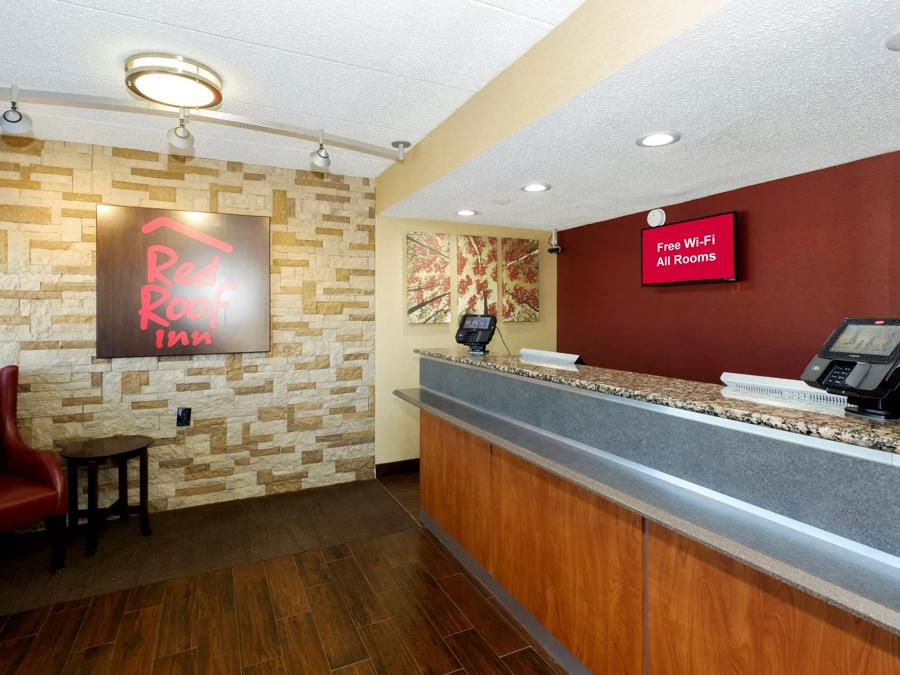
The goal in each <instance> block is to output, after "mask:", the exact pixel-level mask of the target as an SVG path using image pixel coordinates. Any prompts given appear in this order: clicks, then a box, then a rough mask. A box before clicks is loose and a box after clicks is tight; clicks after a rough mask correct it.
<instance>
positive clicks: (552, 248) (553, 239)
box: [547, 230, 562, 255]
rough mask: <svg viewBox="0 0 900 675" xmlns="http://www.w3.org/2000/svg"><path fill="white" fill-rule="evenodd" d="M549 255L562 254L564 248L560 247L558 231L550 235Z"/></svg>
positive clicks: (548, 242)
mask: <svg viewBox="0 0 900 675" xmlns="http://www.w3.org/2000/svg"><path fill="white" fill-rule="evenodd" d="M547 244H549V245H548V246H547V253H550V254H552V255H556V254H557V253H562V246H560V245H559V239H558V238H557V236H556V230H553V232H552V233H551V235H550V238H549V239H548V240H547Z"/></svg>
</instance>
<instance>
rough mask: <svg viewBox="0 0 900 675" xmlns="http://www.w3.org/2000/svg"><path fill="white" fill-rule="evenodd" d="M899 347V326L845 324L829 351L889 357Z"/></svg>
mask: <svg viewBox="0 0 900 675" xmlns="http://www.w3.org/2000/svg"><path fill="white" fill-rule="evenodd" d="M897 345H900V325H891V324H887V325H879V324H858V323H857V324H853V323H850V324H847V325H846V326H844V330H842V331H841V333H840V335H838V336H837V338H835V340H834V342H832V343H831V346H830V348H829V351H831V352H837V353H840V354H860V355H866V356H890V355H891V354H893V353H894V350H895V349H896V348H897Z"/></svg>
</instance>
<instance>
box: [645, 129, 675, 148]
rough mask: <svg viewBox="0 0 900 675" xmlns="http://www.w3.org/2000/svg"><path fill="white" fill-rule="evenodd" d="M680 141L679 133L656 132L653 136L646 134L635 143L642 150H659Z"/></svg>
mask: <svg viewBox="0 0 900 675" xmlns="http://www.w3.org/2000/svg"><path fill="white" fill-rule="evenodd" d="M680 139H681V134H680V133H678V132H677V131H654V132H653V133H652V134H644V135H643V136H641V137H640V138H639V139H637V140H636V141H635V143H637V144H638V145H640V146H641V147H642V148H658V147H660V146H663V145H671V144H672V143H677V142H678V141H679V140H680Z"/></svg>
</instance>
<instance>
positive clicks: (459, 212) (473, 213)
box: [456, 209, 478, 216]
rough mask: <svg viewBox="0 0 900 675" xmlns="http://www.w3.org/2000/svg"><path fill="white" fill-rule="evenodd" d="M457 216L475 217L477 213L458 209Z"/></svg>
mask: <svg viewBox="0 0 900 675" xmlns="http://www.w3.org/2000/svg"><path fill="white" fill-rule="evenodd" d="M456 215H458V216H477V215H478V211H473V210H472V209H460V210H459V211H457V212H456Z"/></svg>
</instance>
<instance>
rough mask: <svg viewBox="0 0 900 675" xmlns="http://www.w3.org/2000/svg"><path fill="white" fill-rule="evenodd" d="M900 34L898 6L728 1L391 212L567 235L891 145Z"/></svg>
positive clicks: (897, 105) (887, 2) (887, 0)
mask: <svg viewBox="0 0 900 675" xmlns="http://www.w3.org/2000/svg"><path fill="white" fill-rule="evenodd" d="M898 29H900V2H898V1H897V0H814V1H813V0H811V1H808V2H784V0H735V1H734V2H731V3H729V4H728V5H727V6H725V7H724V8H723V9H721V10H719V11H718V12H716V13H715V14H713V15H711V16H710V17H708V18H707V19H705V20H704V21H702V22H701V23H699V24H697V25H696V26H694V27H692V28H690V29H688V30H686V31H684V32H682V33H681V34H679V35H677V36H676V37H674V38H673V39H671V40H670V41H669V42H667V43H665V44H663V45H661V46H660V47H658V48H657V49H655V50H654V51H652V52H650V53H648V54H647V55H645V56H644V57H642V58H640V59H638V60H637V61H635V62H633V63H631V64H629V65H628V66H626V67H625V68H624V69H623V70H621V71H619V72H617V73H615V74H614V75H613V76H611V77H609V78H608V79H606V80H604V81H603V82H601V83H599V84H597V85H596V86H594V87H593V88H591V89H590V90H588V91H587V92H585V93H584V94H583V95H580V96H578V97H577V98H575V99H573V100H571V101H570V102H568V103H567V104H565V105H564V106H562V107H560V108H558V109H557V110H555V111H554V112H552V113H550V114H548V115H547V116H546V117H544V118H542V119H541V120H539V121H537V122H536V123H534V124H533V125H531V126H530V127H528V128H527V129H525V130H523V131H522V132H520V133H518V134H516V135H515V136H513V137H511V138H509V139H508V140H506V141H505V142H503V143H501V144H499V145H497V146H495V147H494V148H492V149H490V150H488V151H486V152H485V153H483V154H482V155H480V156H479V157H476V158H475V159H473V160H472V161H470V162H468V163H467V164H465V165H463V166H462V167H460V168H458V169H457V170H455V171H453V172H452V173H450V174H448V175H446V176H445V177H443V178H442V179H440V180H438V181H436V182H435V183H432V184H431V185H429V186H427V187H425V188H423V189H422V190H420V191H419V192H417V193H416V194H414V195H412V196H410V197H409V198H407V199H405V200H404V201H401V202H399V203H398V204H396V205H394V206H393V207H392V208H390V209H389V210H388V211H387V212H386V215H391V216H400V217H421V218H430V219H437V220H466V219H462V218H459V217H457V216H455V215H453V214H454V212H455V211H456V210H457V209H460V208H471V209H476V210H477V211H479V212H480V214H479V216H477V218H475V219H468V220H478V221H479V222H483V223H488V224H495V225H508V226H524V227H535V228H550V227H559V228H566V227H572V226H576V225H582V224H585V223H591V222H596V221H600V220H605V219H608V218H613V217H616V216H621V215H625V214H628V213H634V212H638V211H644V210H649V209H651V208H654V207H657V206H664V205H666V204H672V203H678V202H683V201H687V200H690V199H694V198H698V197H702V196H706V195H710V194H715V193H718V192H722V191H726V190H729V189H733V188H737V187H742V186H745V185H750V184H754V183H759V182H764V181H767V180H772V179H776V178H780V177H784V176H789V175H795V174H798V173H803V172H806V171H811V170H814V169H819V168H822V167H826V166H832V165H836V164H841V163H844V162H848V161H852V160H855V159H860V158H863V157H868V156H872V155H876V154H880V153H884V152H889V151H894V150H897V149H900V53H898V52H892V51H889V50H888V49H886V48H885V46H884V43H885V40H887V39H888V38H889V37H890V36H892V35H894V34H895V33H897V31H898ZM663 129H670V130H676V131H680V132H681V133H682V134H683V137H682V140H681V141H680V142H679V143H677V144H675V145H672V146H668V147H663V148H656V149H649V148H639V147H637V146H636V145H635V143H634V141H635V139H637V138H638V137H640V136H641V135H643V134H644V133H646V132H651V131H657V130H663ZM533 181H540V182H546V183H550V184H552V186H553V189H552V190H550V191H549V192H545V193H540V194H527V193H524V192H521V191H520V190H519V189H518V188H519V187H520V186H522V185H525V184H526V183H529V182H533ZM496 199H509V200H510V203H509V204H507V205H497V204H494V203H492V200H496Z"/></svg>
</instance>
